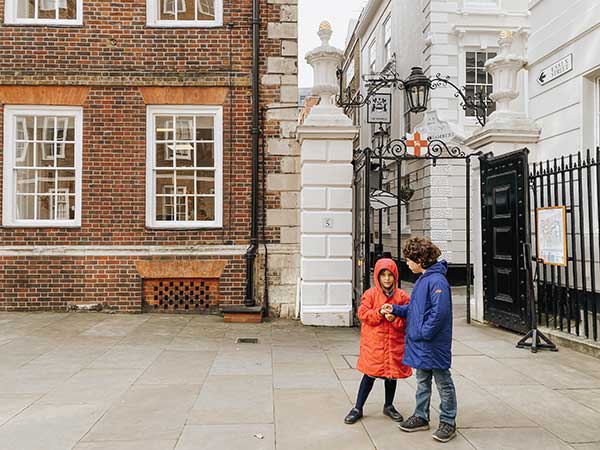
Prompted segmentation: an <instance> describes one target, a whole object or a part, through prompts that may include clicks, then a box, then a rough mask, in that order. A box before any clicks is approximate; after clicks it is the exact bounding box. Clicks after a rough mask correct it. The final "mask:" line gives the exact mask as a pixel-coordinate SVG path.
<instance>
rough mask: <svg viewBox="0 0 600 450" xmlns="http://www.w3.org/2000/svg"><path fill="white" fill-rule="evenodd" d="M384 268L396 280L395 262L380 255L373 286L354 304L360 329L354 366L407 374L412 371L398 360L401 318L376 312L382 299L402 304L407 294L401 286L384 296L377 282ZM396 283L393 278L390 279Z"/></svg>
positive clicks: (373, 372)
mask: <svg viewBox="0 0 600 450" xmlns="http://www.w3.org/2000/svg"><path fill="white" fill-rule="evenodd" d="M384 269H387V270H389V271H390V272H392V274H393V275H394V279H395V280H396V281H397V280H398V269H397V268H396V263H394V261H393V260H391V259H388V258H383V259H380V260H379V261H377V264H375V277H374V281H375V287H372V288H371V289H368V290H367V291H366V292H365V293H364V294H363V296H362V300H361V302H360V307H359V308H358V318H359V319H360V321H361V322H362V326H361V329H360V356H359V357H358V364H357V365H356V368H357V369H358V370H359V371H361V372H362V373H364V374H366V375H369V376H372V377H380V378H408V377H410V376H411V374H412V370H411V368H410V367H409V366H405V365H404V364H402V357H403V355H404V335H405V320H404V319H402V318H400V317H396V318H395V319H394V321H393V322H388V321H387V319H386V318H385V317H384V316H382V315H381V314H379V310H380V309H381V306H382V305H383V304H384V303H391V304H396V305H406V304H408V301H409V300H410V297H409V296H408V294H406V292H404V291H403V290H401V289H399V288H397V287H394V293H393V294H392V296H391V297H389V298H388V297H387V296H386V295H385V294H384V292H383V289H382V288H381V286H380V284H379V273H380V272H381V271H382V270H384ZM394 285H396V282H395V283H394Z"/></svg>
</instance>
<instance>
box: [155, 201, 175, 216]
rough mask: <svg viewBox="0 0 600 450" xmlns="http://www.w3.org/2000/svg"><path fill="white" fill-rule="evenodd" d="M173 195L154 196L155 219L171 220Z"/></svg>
mask: <svg viewBox="0 0 600 450" xmlns="http://www.w3.org/2000/svg"><path fill="white" fill-rule="evenodd" d="M173 214H174V210H173V197H156V220H173V218H174V217H173Z"/></svg>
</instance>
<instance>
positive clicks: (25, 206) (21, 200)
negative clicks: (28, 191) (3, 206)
mask: <svg viewBox="0 0 600 450" xmlns="http://www.w3.org/2000/svg"><path fill="white" fill-rule="evenodd" d="M16 205H17V211H16V212H17V217H16V218H17V220H33V219H35V217H34V205H35V196H33V195H17V203H16Z"/></svg>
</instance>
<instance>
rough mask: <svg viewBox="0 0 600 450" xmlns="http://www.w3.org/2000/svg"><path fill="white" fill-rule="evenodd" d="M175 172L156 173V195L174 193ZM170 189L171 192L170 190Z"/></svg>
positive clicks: (160, 171)
mask: <svg viewBox="0 0 600 450" xmlns="http://www.w3.org/2000/svg"><path fill="white" fill-rule="evenodd" d="M173 185H174V182H173V172H172V171H168V172H167V171H162V170H159V171H157V172H156V193H157V194H168V193H172V192H173ZM169 188H170V190H169Z"/></svg>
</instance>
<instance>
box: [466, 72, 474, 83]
mask: <svg viewBox="0 0 600 450" xmlns="http://www.w3.org/2000/svg"><path fill="white" fill-rule="evenodd" d="M467 83H475V69H467Z"/></svg>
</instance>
